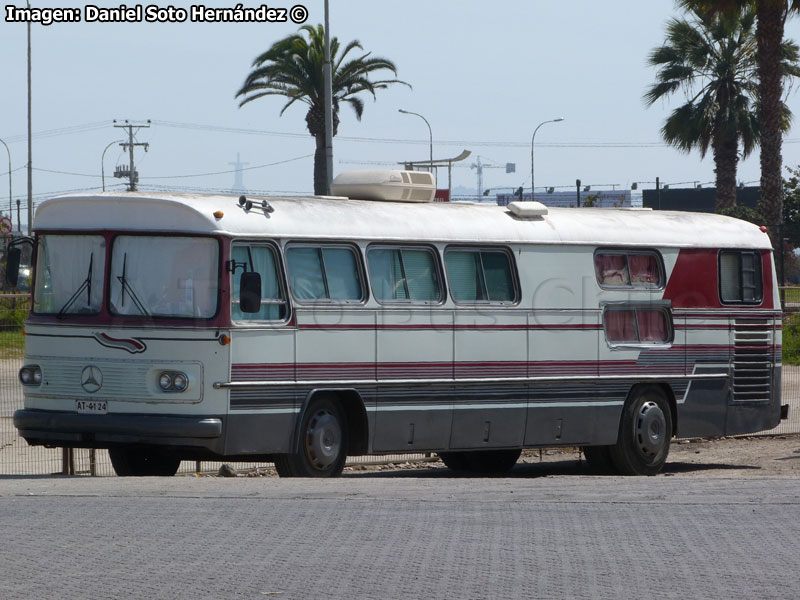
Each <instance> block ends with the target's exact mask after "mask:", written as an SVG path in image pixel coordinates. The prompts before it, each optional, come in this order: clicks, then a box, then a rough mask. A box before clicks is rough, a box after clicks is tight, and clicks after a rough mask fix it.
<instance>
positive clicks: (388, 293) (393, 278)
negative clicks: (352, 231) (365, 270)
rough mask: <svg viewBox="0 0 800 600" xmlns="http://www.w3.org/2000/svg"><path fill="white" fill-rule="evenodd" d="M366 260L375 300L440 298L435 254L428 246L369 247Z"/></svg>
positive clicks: (431, 300)
mask: <svg viewBox="0 0 800 600" xmlns="http://www.w3.org/2000/svg"><path fill="white" fill-rule="evenodd" d="M367 264H368V266H369V277H370V280H371V282H372V293H373V294H374V295H375V299H376V300H377V301H378V302H381V303H385V302H389V303H391V302H409V303H412V304H414V303H419V304H436V303H439V302H441V301H442V286H441V282H440V281H439V269H438V268H437V264H436V256H435V255H434V253H433V252H432V251H431V250H429V249H428V248H382V247H372V248H369V249H368V250H367Z"/></svg>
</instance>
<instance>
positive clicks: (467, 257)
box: [445, 250, 488, 302]
mask: <svg viewBox="0 0 800 600" xmlns="http://www.w3.org/2000/svg"><path fill="white" fill-rule="evenodd" d="M445 262H446V263H447V279H448V282H449V283H450V292H451V293H452V294H453V299H454V300H455V301H456V302H475V301H478V300H487V299H488V298H486V292H485V289H486V288H485V285H484V281H483V269H482V268H481V262H480V253H479V252H476V251H462V250H451V251H449V252H447V253H446V254H445Z"/></svg>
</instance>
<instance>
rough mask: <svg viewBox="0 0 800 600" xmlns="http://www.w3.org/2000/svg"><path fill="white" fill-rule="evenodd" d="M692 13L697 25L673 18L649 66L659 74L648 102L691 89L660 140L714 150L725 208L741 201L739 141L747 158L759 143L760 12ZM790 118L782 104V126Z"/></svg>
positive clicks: (791, 56)
mask: <svg viewBox="0 0 800 600" xmlns="http://www.w3.org/2000/svg"><path fill="white" fill-rule="evenodd" d="M692 12H693V19H692V21H691V22H689V21H686V20H679V19H673V20H671V21H670V22H669V23H668V24H667V35H666V40H665V43H664V45H663V46H660V47H658V48H656V49H654V50H653V52H652V53H651V54H650V57H649V62H650V64H652V65H653V66H656V67H659V71H658V73H657V75H656V83H655V84H654V85H653V86H652V87H651V88H650V89H649V91H648V92H647V94H645V100H646V102H647V103H648V105H649V104H653V103H654V102H655V101H656V100H659V99H661V98H664V97H666V96H668V95H670V94H672V93H675V92H677V91H679V90H683V91H685V92H686V94H687V96H688V98H687V102H686V104H684V105H683V106H681V107H679V108H677V109H676V110H674V111H673V112H672V114H671V115H670V116H669V118H668V119H667V121H666V123H665V125H664V127H663V128H662V130H661V132H662V136H663V137H664V139H665V140H666V141H667V142H668V143H670V144H673V145H675V146H676V147H678V148H679V149H681V150H684V151H686V152H689V151H691V150H692V149H694V148H698V149H699V150H700V154H701V156H705V154H706V152H707V151H708V148H709V146H710V147H711V149H712V152H713V155H714V164H715V173H716V179H717V209H718V210H719V209H722V208H728V207H731V206H733V205H734V204H735V203H736V169H737V165H738V161H739V158H740V152H739V144H740V143H741V157H746V156H748V155H749V154H750V153H751V152H752V151H753V149H754V148H755V145H756V144H757V143H758V141H759V138H760V121H759V119H758V114H757V111H758V104H759V101H758V100H759V93H758V85H757V83H756V81H755V73H756V69H757V58H756V40H755V13H754V12H753V10H751V9H746V10H743V11H741V12H739V13H738V14H737V15H736V17H735V18H732V17H724V18H723V17H722V16H720V15H716V16H710V15H708V14H703V13H701V12H700V11H692ZM783 46H784V51H785V52H786V57H787V59H788V60H787V64H786V67H785V68H786V69H788V70H790V71H791V70H792V69H793V70H794V71H795V72H798V73H800V68H798V66H797V64H796V63H797V59H798V48H797V46H795V45H794V44H791V43H786V44H784V45H783ZM789 116H790V113H789V110H788V108H786V106H785V105H783V112H782V118H781V123H782V129H786V128H788V125H789Z"/></svg>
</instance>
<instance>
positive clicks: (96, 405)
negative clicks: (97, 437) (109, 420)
mask: <svg viewBox="0 0 800 600" xmlns="http://www.w3.org/2000/svg"><path fill="white" fill-rule="evenodd" d="M75 411H76V412H77V413H79V414H83V415H104V414H106V413H107V412H108V402H106V401H105V400H76V401H75Z"/></svg>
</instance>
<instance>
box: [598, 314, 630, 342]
mask: <svg viewBox="0 0 800 600" xmlns="http://www.w3.org/2000/svg"><path fill="white" fill-rule="evenodd" d="M633 318H634V311H632V310H606V311H605V312H604V313H603V326H604V327H605V330H606V339H607V340H608V341H609V342H612V343H623V342H633V343H635V342H637V341H638V340H637V339H636V326H635V325H634V322H633Z"/></svg>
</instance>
